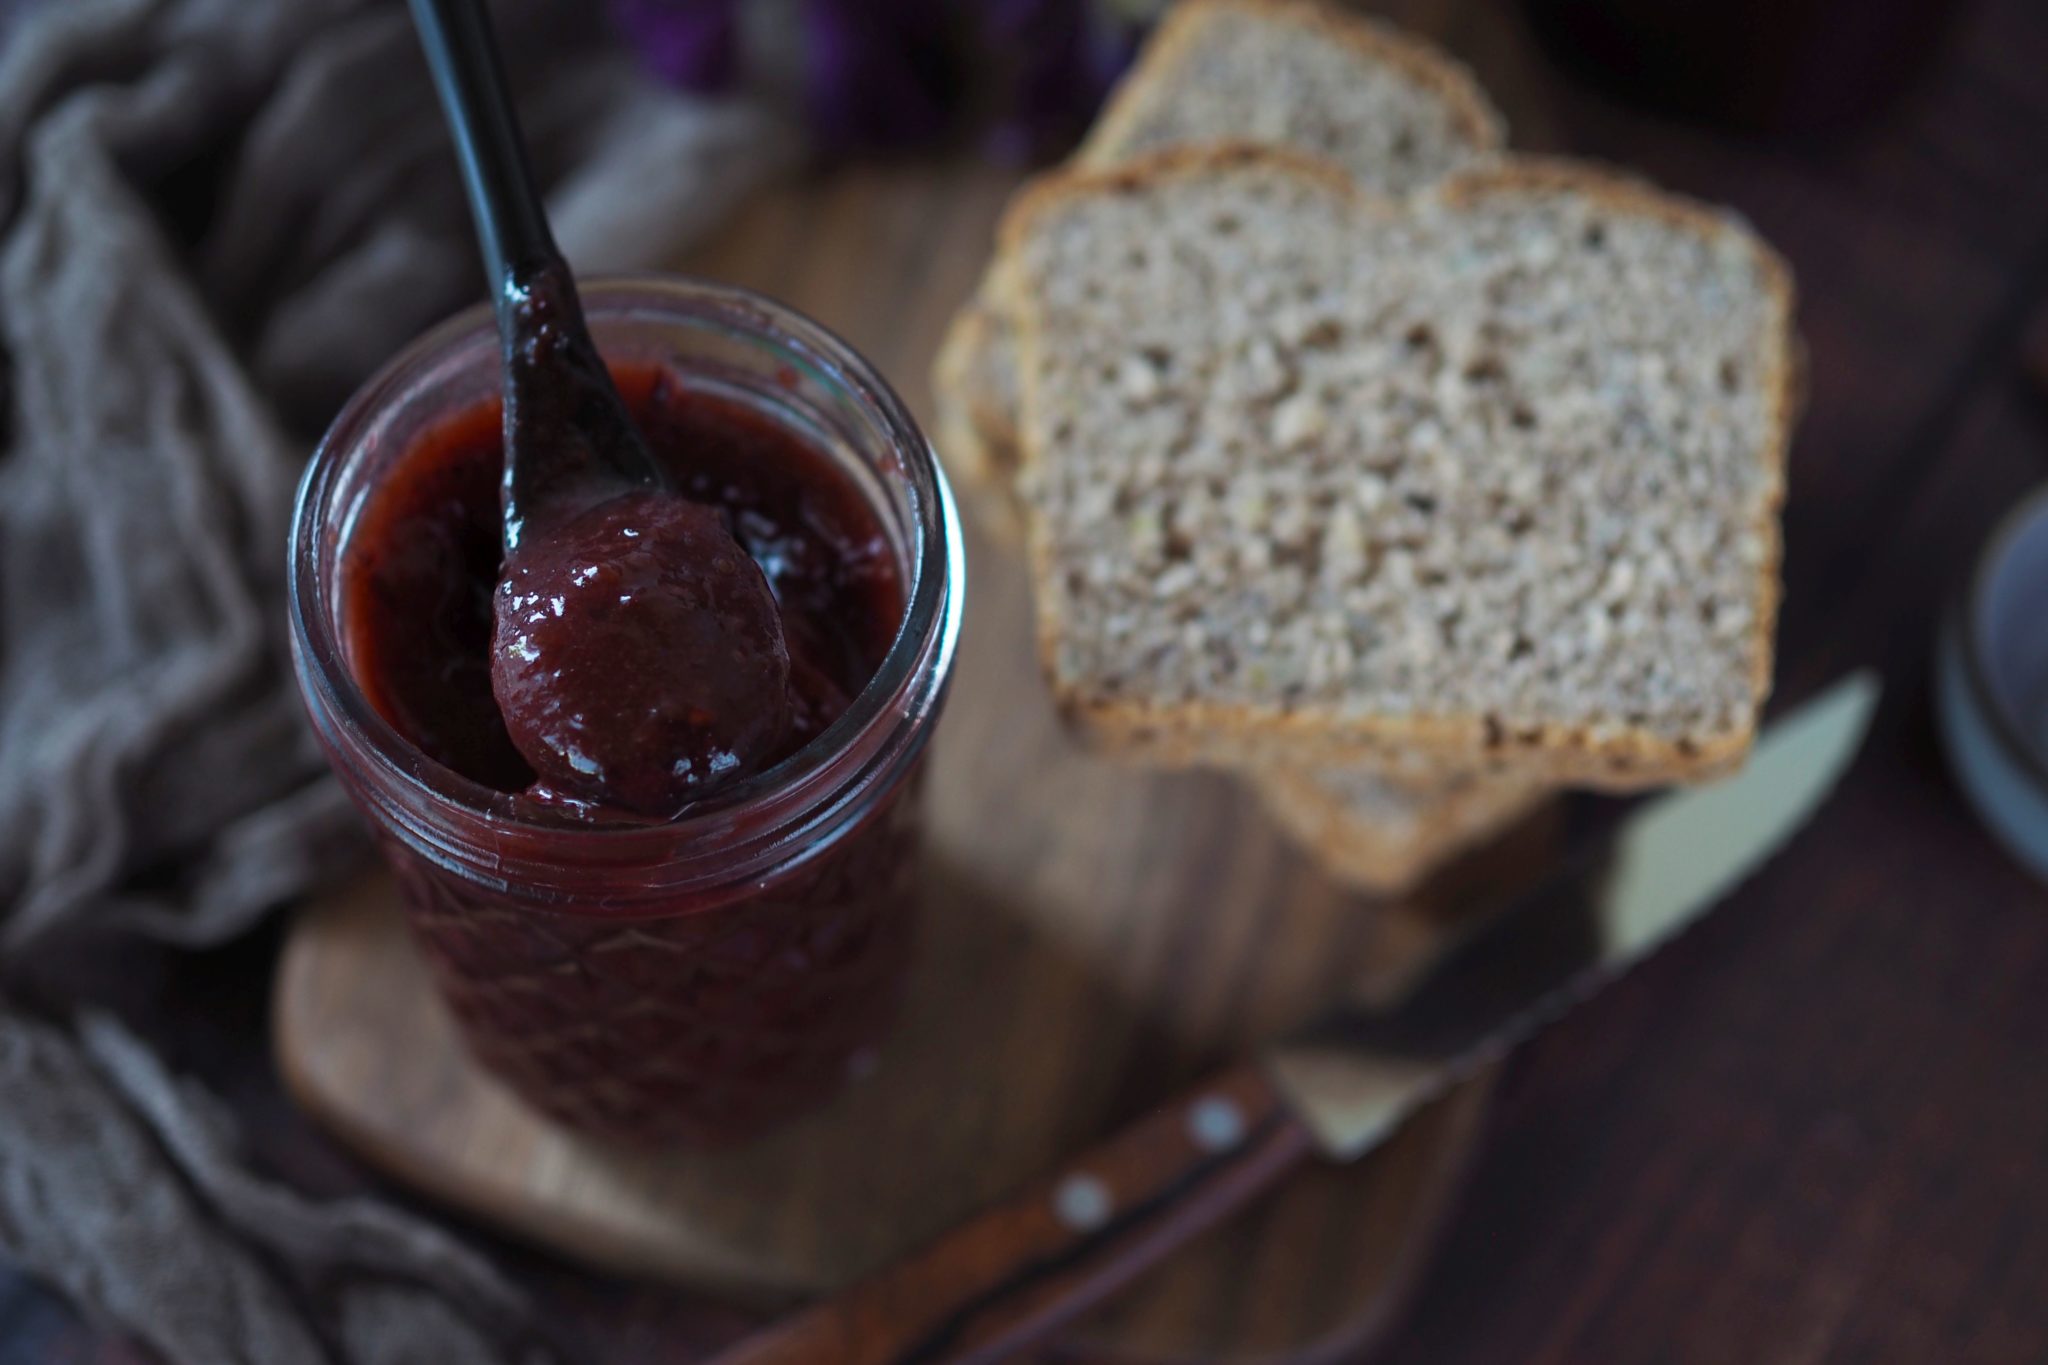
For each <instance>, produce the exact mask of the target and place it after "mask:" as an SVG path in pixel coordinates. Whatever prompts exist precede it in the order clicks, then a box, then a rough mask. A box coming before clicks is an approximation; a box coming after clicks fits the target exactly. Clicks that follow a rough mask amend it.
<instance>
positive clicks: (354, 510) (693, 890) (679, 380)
mask: <svg viewBox="0 0 2048 1365" xmlns="http://www.w3.org/2000/svg"><path fill="white" fill-rule="evenodd" d="M583 297H584V308H585V312H586V315H587V317H588V320H589V324H590V327H591V331H592V334H593V335H594V337H595V338H596V340H597V343H598V346H599V348H600V350H601V351H602V352H603V353H604V355H605V357H606V360H607V362H608V363H609V364H610V365H611V366H612V368H613V372H614V375H615V377H616V378H617V380H618V383H619V388H620V392H621V394H622V396H623V397H624V398H625V400H626V402H627V405H628V406H629V408H631V409H632V410H633V412H634V416H635V419H636V421H637V422H638V423H639V425H640V426H641V429H642V432H643V434H644V435H645V436H646V437H647V439H648V444H649V446H650V449H652V450H653V451H654V452H655V454H656V455H657V457H659V458H662V459H664V460H665V461H667V462H668V466H669V472H670V474H671V476H672V479H673V482H674V483H675V485H676V488H677V490H678V491H679V492H681V493H682V494H683V495H684V496H687V497H689V498H690V499H692V500H693V501H697V502H700V503H704V504H707V505H709V506H712V507H714V508H717V509H719V510H720V511H721V512H722V513H723V514H724V515H725V516H726V518H727V520H728V524H729V525H730V527H731V528H732V530H733V533H734V536H735V538H736V539H737V540H738V541H739V542H740V544H741V545H742V546H743V547H744V548H746V549H747V550H748V552H749V553H750V554H751V555H752V556H753V558H754V559H755V561H756V562H757V563H758V564H759V565H760V566H761V568H762V570H763V572H764V574H765V575H766V577H767V579H768V582H769V584H770V586H771V588H772V589H773V591H774V594H775V596H776V599H777V603H778V606H779V609H780V611H781V612H782V615H783V621H784V625H785V628H786V632H787V636H788V644H789V653H790V658H791V674H790V687H791V694H792V701H793V711H792V714H793V716H794V717H795V719H794V720H793V722H792V731H791V733H790V734H789V735H788V736H787V737H786V740H785V743H784V745H783V749H782V751H781V752H779V753H778V754H777V755H776V756H775V757H774V758H773V760H772V761H771V762H769V763H768V764H767V765H766V766H764V767H763V768H762V769H761V770H760V771H757V772H751V773H733V774H730V775H729V779H730V780H727V781H724V782H723V783H722V784H720V785H718V786H716V787H715V789H713V788H709V787H707V789H706V792H705V795H704V797H703V799H701V800H698V801H694V802H691V803H689V804H686V805H684V806H683V807H682V808H681V809H680V810H679V811H678V812H677V813H676V814H675V815H674V816H673V818H670V819H665V820H651V819H648V818H647V817H645V816H640V815H634V814H631V813H628V812H624V811H614V810H609V809H606V808H605V807H604V806H603V805H602V803H597V804H592V803H589V802H586V801H578V800H568V799H564V798H561V797H558V796H554V795H552V794H551V793H550V792H549V791H548V790H547V789H546V787H545V786H544V785H543V784H540V783H537V782H536V781H535V780H534V775H533V773H532V771H531V770H530V769H528V768H527V767H526V765H525V763H524V760H523V759H522V758H521V757H520V756H519V753H518V751H517V750H516V749H514V748H513V747H512V746H511V743H510V741H509V739H508V738H507V736H506V731H505V727H504V722H503V720H502V718H501V717H500V716H499V714H498V711H497V709H496V705H495V702H494V699H493V696H492V693H491V684H490V668H489V648H490V634H491V593H492V589H493V586H494V583H495V580H496V577H497V568H498V562H499V556H500V544H501V520H500V514H499V510H498V486H499V479H500V475H501V471H502V466H503V455H502V442H501V435H500V411H501V409H500V406H499V357H498V340H497V335H496V333H495V331H494V329H493V326H492V322H491V317H490V315H489V313H488V312H486V311H485V310H483V309H481V308H479V309H477V310H474V311H472V312H470V313H467V314H464V315H463V316H461V317H458V318H455V319H454V320H452V321H450V322H448V323H447V324H445V325H443V326H442V327H440V328H439V329H438V330H436V331H434V332H432V333H430V334H429V335H427V336H426V337H424V338H422V339H421V340H419V341H418V342H416V343H414V344H413V345H412V346H411V347H410V348H408V349H407V350H406V351H405V352H404V353H402V354H401V355H400V356H398V357H397V358H396V359H395V360H394V361H392V362H391V364H390V365H388V366H387V367H386V368H385V369H384V371H383V372H382V373H381V374H379V375H378V376H377V377H376V378H374V379H372V380H371V381H370V382H369V383H368V384H366V385H365V386H364V387H363V389H362V390H361V391H360V392H358V393H357V394H356V396H355V397H354V398H353V399H351V400H350V402H349V403H348V405H347V406H346V407H345V408H344V409H343V411H342V413H341V414H340V416H339V417H338V418H336V420H335V422H334V425H333V427H332V428H331V429H330V430H329V431H328V433H327V435H326V437H325V438H324V439H323V441H322V442H321V444H320V448H319V450H318V451H317V452H316V453H315V455H314V457H313V461H312V463H311V465H310V467H309V468H308V469H307V472H306V476H305V480H304V482H303V484H302V485H301V487H300V490H299V500H298V507H297V511H296V513H295V515H294V520H293V526H292V544H291V586H290V604H291V626H292V650H293V659H294V663H295V665H296V668H297V671H298V678H299V684H300V688H301V691H302V693H303V695H304V699H305V703H306V707H307V710H308V712H309V713H310V715H311V718H312V721H313V726H314V729H315V732H316V733H317V735H318V737H319V740H320V743H321V744H322V746H323V747H324V748H325V750H326V752H327V755H328V758H329V760H330V762H331V763H332V764H333V766H334V769H335V771H336V772H337V773H338V774H339V775H340V777H341V780H342V782H343V784H344V785H345V786H346V788H347V789H348V792H349V794H350V796H351V797H352V798H353V799H354V801H355V803H356V805H357V806H358V807H359V808H360V809H361V810H362V811H363V813H364V814H365V816H366V817H367V818H368V821H369V823H370V826H371V828H372V830H373V831H374V833H375V834H376V837H377V839H378V842H379V844H380V845H381V847H382V849H383V851H384V853H385V856H386V858H387V859H388V861H389V862H390V865H391V868H392V870H393V872H394V873H395V874H396V877H397V881H398V885H399V887H400V890H401V893H402V896H403V899H404V903H405V909H406V913H407V917H408V920H409V923H410V925H411V928H412V931H413V933H414V936H415V938H416V940H417V941H418V943H419V944H420V946H421V948H422V949H423V950H424V952H425V954H426V956H427V958H428V960H429V961H430V963H431V964H432V967H433V971H434V974H435V977H436V979H437V981H438V982H439V984H440V987H441V989H442V991H443V992H444V994H445V996H446V999H447V1001H448V1003H449V1005H450V1006H451V1007H452V1009H453V1011H454V1013H455V1015H456V1017H457V1018H458V1020H459V1021H460V1023H461V1027H462V1030H463V1033H464V1035H465V1037H466V1039H467V1042H468V1044H469V1047H470V1049H471V1050H472V1052H473V1053H474V1054H475V1055H476V1056H477V1058H478V1059H479V1060H481V1061H482V1062H483V1063H484V1064H485V1065H486V1066H488V1067H489V1068H490V1069H491V1070H492V1071H494V1072H495V1073H496V1074H498V1075H499V1076H501V1077H502V1078H503V1079H505V1080H506V1081H507V1082H509V1083H510V1084H511V1085H512V1087H513V1088H514V1089H515V1090H516V1091H518V1092H519V1093H520V1094H521V1095H522V1096H524V1097H525V1098H526V1100H527V1101H529V1102H530V1103H532V1104H533V1105H535V1106H536V1107H537V1108H539V1109H541V1110H542V1111H544V1112H546V1113H548V1114H550V1115H552V1116H553V1117H555V1118H556V1119H558V1120H560V1121H561V1122H563V1123H565V1124H568V1125H571V1126H573V1127H576V1128H578V1129H582V1130H584V1131H587V1132H591V1133H594V1134H598V1135H602V1136H605V1137H609V1138H616V1139H624V1140H629V1141H635V1142H640V1143H666V1142H679V1141H680V1142H697V1143H716V1142H726V1141H731V1140H735V1139H738V1138H743V1137H745V1136H748V1135H750V1134H753V1133H757V1132H759V1131H761V1130H763V1129H764V1128H767V1127H770V1126H772V1125H774V1124H775V1123H777V1122H780V1121H782V1120H784V1119H787V1118H789V1117H791V1116H793V1115H795V1114H797V1113H799V1112H801V1111H802V1110H804V1109H806V1108H809V1107H812V1106H814V1105H816V1104H818V1103H820V1102H821V1101H822V1100H823V1099H824V1098H825V1097H827V1096H828V1095H829V1094H830V1093H831V1092H832V1091H833V1089H834V1088H835V1086H836V1085H837V1083H838V1082H839V1081H840V1080H841V1079H843V1078H844V1077H845V1076H846V1075H847V1073H848V1071H849V1069H850V1068H851V1067H853V1066H855V1065H857V1064H858V1063H859V1060H860V1058H861V1057H862V1055H863V1054H864V1053H865V1052H866V1051H867V1050H869V1049H871V1048H872V1047H873V1046H874V1045H875V1044H876V1043H877V1041H878V1040H879V1038H880V1036H881V1034H882V1032H883V1030H884V1029H885V1027H886V1025H887V1023H888V1020H889V1017H890V1015H891V1012H892V1009H893V1004H894V1001H895V997H896V994H897V991H898V987H899V985H900V982H901V978H902V976H903V972H904V968H905V965H906V959H907V953H908V945H909V940H910V933H911V928H912V920H913V915H914V904H915V900H914V894H913V888H912V886H911V881H912V874H913V871H914V855H915V853H916V849H917V842H918V828H919V812H918V802H917V781H916V776H917V772H918V767H919V758H920V756H921V754H922V753H923V751H924V749H925V745H926V742H927V740H928V739H929V737H930V734H931V730H932V727H933V725H934V724H935V722H936V721H937V718H938V714H939V710H940V706H941V704H942V702H943V700H944V697H945V693H946V687H947V683H948V680H949V677H950V674H951V670H952V662H953V653H954V645H955V641H956V639H957V637H958V633H959V625H960V617H961V604H962V593H963V589H964V564H963V559H962V551H961V545H960V531H959V524H958V520H957V517H956V514H955V512H954V508H953V503H952V497H951V494H950V493H949V492H948V490H947V487H946V484H945V480H944V477H943V476H942V475H941V473H940V472H939V468H938V465H937V463H936V461H935V460H934V459H933V457H932V454H931V450H930V447H929V445H928V444H927V443H926V441H925V440H924V438H923V437H922V436H921V435H920V434H919V432H918V429H917V427H916V425H915V423H914V422H913V421H912V420H911V417H910V415H909V413H908V412H907V411H906V409H905V408H904V405H903V403H902V401H901V400H900V399H898V398H897V396H896V395H895V394H894V393H893V392H892V391H891V390H890V388H889V386H888V385H887V384H886V383H885V382H883V380H882V379H881V377H880V376H879V375H878V374H876V373H875V371H874V370H873V368H872V367H870V366H869V365H868V364H867V362H865V361H864V360H862V359H861V358H860V356H858V355H857V354H855V353H854V352H853V351H852V350H851V349H850V348H848V347H847V346H846V345H845V344H844V343H843V342H841V341H840V340H839V339H837V338H836V337H834V336H832V335H831V334H830V333H828V332H826V331H825V330H824V329H823V328H821V327H819V326H817V325H816V324H815V323H812V322H810V321H808V320H807V319H804V318H802V317H800V316H798V315H796V314H794V313H792V312H791V311H789V310H788V309H786V308H783V307H780V306H779V305H777V304H774V303H772V302H770V301H768V300H766V299H763V298H760V297H758V296H755V295H753V294H749V293H746V292H744V291H741V290H736V289H729V288H723V287H718V286H713V285H708V284H702V283H696V282H691V281H685V280H679V279H655V278H634V279H619V280H608V281H597V282H593V283H590V284H588V285H586V286H585V288H584V295H583Z"/></svg>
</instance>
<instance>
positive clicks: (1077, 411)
mask: <svg viewBox="0 0 2048 1365" xmlns="http://www.w3.org/2000/svg"><path fill="white" fill-rule="evenodd" d="M1009 239H1010V243H1011V247H1012V249H1013V251H1014V252H1015V253H1016V269H1017V270H1018V271H1019V285H1020V287H1019V289H1018V291H1017V297H1018V299H1019V302H1020V304H1021V306H1022V308H1023V321H1024V350H1023V356H1022V359H1023V363H1024V371H1025V372H1024V385H1025V392H1026V395H1027V397H1026V402H1025V408H1024V423H1023V433H1022V434H1023V438H1024V446H1025V458H1026V464H1027V468H1026V470H1025V474H1024V491H1025V494H1026V499H1027V504H1028V507H1029V510H1030V516H1031V527H1032V538H1033V551H1034V558H1035V561H1036V565H1037V570H1038V573H1039V578H1040V582H1039V589H1040V591H1039V594H1038V598H1039V608H1040V613H1041V634H1042V637H1043V640H1044V643H1045V645H1046V646H1047V649H1048V652H1049V658H1048V664H1049V668H1050V671H1051V674H1052V678H1053V682H1054V685H1055V687H1056V689H1057V690H1058V691H1059V692H1060V694H1061V695H1062V697H1063V699H1064V700H1065V701H1066V702H1067V703H1068V704H1069V705H1070V707H1073V706H1078V707H1079V708H1080V709H1082V710H1084V711H1087V710H1096V709H1101V708H1109V709H1111V710H1115V709H1116V708H1119V707H1123V708H1126V709H1127V711H1128V713H1129V714H1131V715H1134V716H1142V717H1144V718H1145V723H1146V724H1147V725H1148V726H1156V725H1158V724H1159V723H1160V722H1161V721H1162V720H1164V721H1166V722H1168V723H1169V728H1171V721H1172V720H1173V718H1174V717H1175V715H1176V708H1180V707H1184V706H1186V707H1197V708H1199V716H1200V717H1201V723H1202V724H1204V725H1210V724H1215V723H1216V722H1217V720H1218V718H1219V717H1222V718H1224V719H1226V720H1227V719H1229V718H1233V717H1235V718H1238V719H1241V720H1242V721H1243V722H1244V724H1245V725H1246V726H1250V727H1253V728H1257V727H1260V726H1266V725H1271V724H1273V723H1275V722H1277V721H1282V720H1284V721H1285V722H1286V723H1287V725H1288V727H1289V728H1291V729H1292V730H1293V731H1294V732H1295V733H1296V734H1297V735H1304V734H1305V735H1308V736H1311V737H1313V736H1315V735H1321V734H1329V735H1337V734H1342V733H1347V732H1348V733H1354V734H1356V735H1358V736H1361V737H1364V736H1374V735H1376V736H1378V737H1380V738H1382V739H1389V738H1395V737H1397V736H1398V737H1405V739H1406V740H1409V741H1413V742H1416V743H1420V744H1422V745H1424V746H1425V747H1427V746H1430V745H1431V744H1433V743H1437V742H1439V741H1445V742H1444V743H1443V744H1442V746H1441V747H1445V748H1447V749H1449V748H1457V747H1464V748H1468V749H1469V748H1472V747H1475V745H1476V746H1477V747H1479V748H1482V749H1485V750H1496V751H1497V750H1500V749H1503V748H1512V747H1514V746H1516V745H1517V744H1522V745H1528V746H1532V747H1539V748H1541V747H1570V748H1576V749H1579V750H1582V751H1584V752H1586V753H1588V754H1589V755H1591V756H1592V757H1589V758H1588V759H1587V761H1586V762H1585V763H1583V764H1580V765H1577V766H1574V765H1573V764H1570V763H1567V764H1565V765H1564V767H1563V768H1562V769H1560V774H1559V775H1562V776H1579V777H1594V776H1598V775H1599V770H1600V769H1601V768H1602V767H1603V766H1607V765H1608V762H1609V760H1623V762H1622V764H1621V766H1623V767H1628V768H1632V769H1633V770H1634V775H1635V777H1636V778H1637V779H1640V780H1642V781H1650V780H1655V779H1657V778H1659V777H1668V776H1674V775H1679V774H1680V771H1681V770H1682V769H1684V768H1685V767H1686V766H1687V765H1688V764H1701V765H1703V764H1704V763H1705V762H1706V761H1707V760H1708V759H1709V758H1715V759H1719V758H1725V757H1726V749H1727V748H1728V746H1729V745H1730V744H1746V742H1747V737H1748V735H1749V734H1750V733H1751V732H1752V731H1753V728H1754V725H1755V720H1756V713H1757V710H1758V707H1759V706H1760V704H1761V701H1762V697H1763V693H1764V690H1765V687H1766V685H1767V680H1768V678H1769V672H1770V660H1769V650H1770V626H1771V621H1772V618H1773V616H1774V614H1775V607H1776V593H1777V589H1776V569H1777V559H1778V538H1777V537H1778V533H1777V524H1776V509H1777V507H1778V505H1779V502H1780V500H1781V497H1782V468H1783V445H1784V441H1785V437H1786V430H1785V428H1786V424H1787V420H1788V416H1787V411H1786V409H1787V402H1788V395H1787V389H1788V378H1789V371H1790V365H1789V353H1790V346H1791V334H1790V318H1789V311H1790V291H1789V286H1788V284H1787V282H1786V277H1785V275H1784V272H1783V268H1782V266H1781V265H1780V264H1779V263H1778V262H1777V260H1776V258H1775V257H1774V256H1772V255H1771V253H1770V252H1769V251H1768V249H1767V248H1765V247H1763V246H1762V245H1761V244H1760V243H1759V242H1758V241H1757V240H1756V239H1755V238H1754V237H1753V236H1752V235H1751V234H1750V233H1748V232H1747V231H1746V230H1744V229H1743V228H1741V227H1740V225H1739V224H1737V223H1735V222H1733V221H1732V220H1729V219H1726V218H1722V217H1720V216H1717V215H1713V214H1710V213H1709V212H1708V211H1706V210H1704V209H1699V208H1696V207H1694V206H1691V205H1689V204H1684V203H1682V202H1681V201H1677V200H1673V199H1670V198H1668V197H1665V196H1660V195H1656V194H1654V192H1652V191H1649V190H1647V189H1645V188H1643V187H1640V186H1638V185H1636V184H1634V183H1633V182H1630V181H1626V180H1622V179H1620V178H1618V177H1612V176H1606V175H1603V174H1599V173H1594V172H1590V171H1586V170H1584V169H1581V168H1564V167H1561V166H1556V165H1533V164H1528V163H1525V164H1523V165H1522V166H1519V167H1517V168H1514V169H1506V170H1492V171H1488V170H1481V171H1477V172H1472V173H1469V174H1467V175H1465V176H1461V177H1457V178H1454V179H1453V180H1451V181H1450V182H1448V183H1446V184H1445V185H1443V186H1441V187H1440V188H1439V189H1438V190H1437V191H1435V192H1432V193H1429V194H1425V195H1424V196H1422V197H1420V198H1419V199H1416V200H1413V201H1411V202H1410V204H1409V205H1408V206H1406V207H1396V206H1394V205H1391V204H1388V203H1386V202H1384V201H1380V200H1376V199H1373V198H1370V197H1368V196H1366V195H1363V194H1362V193H1360V192H1358V191H1356V190H1355V189H1353V188H1352V187H1350V186H1349V185H1348V183H1347V182H1346V181H1345V179H1344V177H1342V176H1340V175H1338V174H1336V173H1335V172H1334V170H1333V171H1330V172H1327V173H1323V172H1318V171H1316V170H1314V169H1312V168H1310V167H1308V166H1306V165H1305V164H1303V163H1301V162H1299V161H1295V160H1289V159H1287V158H1284V157H1281V156H1278V155H1274V154H1261V153H1258V152H1255V151H1251V150H1242V151H1239V152H1236V153H1201V154H1194V153H1189V154H1184V155H1182V156H1180V157H1178V158H1174V157H1167V158H1161V159H1159V160H1158V161H1156V162H1155V163H1153V164H1150V165H1147V166H1145V167H1143V168H1140V169H1136V170H1131V171H1127V172H1122V173H1117V174H1112V175H1107V176H1097V177H1094V178H1079V179H1070V180H1068V181H1065V182H1062V183H1059V184H1055V185H1052V186H1049V187H1047V188H1045V189H1042V190H1040V191H1039V192H1037V193H1035V194H1033V195H1032V196H1030V197H1029V198H1028V199H1027V201H1026V202H1024V203H1023V204H1021V205H1020V206H1019V207H1018V208H1017V209H1016V210H1015V211H1014V212H1013V215H1012V218H1011V220H1010V225H1009ZM1184 714H1185V715H1187V716H1188V717H1189V718H1190V722H1191V723H1193V721H1194V719H1195V718H1196V716H1197V711H1196V710H1189V711H1186V712H1185V713H1184ZM1447 737H1448V738H1447ZM1710 750H1713V751H1714V752H1712V753H1710V752H1709V751H1710ZM1603 756H1604V757H1603ZM1580 769H1583V771H1581V770H1580Z"/></svg>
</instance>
